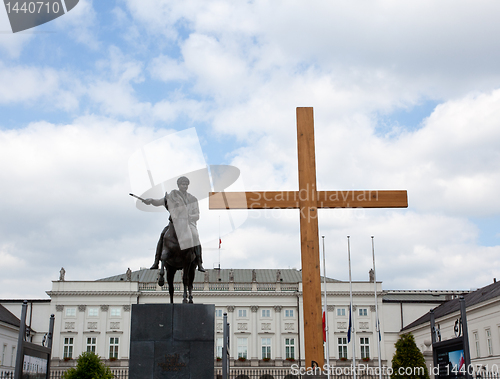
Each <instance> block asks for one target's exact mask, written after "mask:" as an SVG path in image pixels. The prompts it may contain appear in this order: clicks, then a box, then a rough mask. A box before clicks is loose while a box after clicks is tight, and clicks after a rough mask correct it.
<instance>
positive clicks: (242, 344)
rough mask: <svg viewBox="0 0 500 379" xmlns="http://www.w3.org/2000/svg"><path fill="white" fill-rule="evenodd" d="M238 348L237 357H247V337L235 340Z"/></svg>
mask: <svg viewBox="0 0 500 379" xmlns="http://www.w3.org/2000/svg"><path fill="white" fill-rule="evenodd" d="M236 345H237V349H238V358H245V359H246V358H247V355H248V338H238V339H237V340H236Z"/></svg>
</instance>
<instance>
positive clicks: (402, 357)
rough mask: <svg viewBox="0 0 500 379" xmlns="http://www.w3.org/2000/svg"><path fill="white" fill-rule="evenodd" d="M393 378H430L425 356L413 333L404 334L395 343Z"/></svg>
mask: <svg viewBox="0 0 500 379" xmlns="http://www.w3.org/2000/svg"><path fill="white" fill-rule="evenodd" d="M395 347H396V353H395V354H394V357H392V371H393V372H392V375H391V378H392V379H395V378H408V379H410V378H412V379H429V373H428V371H427V367H426V366H425V358H424V355H423V354H422V352H421V351H420V350H419V348H418V347H417V344H416V343H415V338H413V334H411V333H408V334H403V335H402V336H401V337H400V338H399V340H398V341H397V342H396V344H395Z"/></svg>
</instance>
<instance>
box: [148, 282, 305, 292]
mask: <svg viewBox="0 0 500 379" xmlns="http://www.w3.org/2000/svg"><path fill="white" fill-rule="evenodd" d="M183 288H184V287H183V285H182V283H174V289H175V291H182V290H183ZM207 288H208V291H266V292H273V291H281V292H296V291H298V290H299V285H298V283H287V284H283V283H278V284H276V283H227V282H226V283H193V290H194V291H200V292H201V291H206V290H207ZM139 291H168V284H165V285H164V286H163V287H161V288H160V287H158V285H157V284H156V283H139Z"/></svg>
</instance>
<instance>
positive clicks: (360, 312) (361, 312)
mask: <svg viewBox="0 0 500 379" xmlns="http://www.w3.org/2000/svg"><path fill="white" fill-rule="evenodd" d="M358 315H360V316H368V309H367V308H359V309H358Z"/></svg>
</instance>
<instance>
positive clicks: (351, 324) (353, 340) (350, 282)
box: [347, 236, 356, 379]
mask: <svg viewBox="0 0 500 379" xmlns="http://www.w3.org/2000/svg"><path fill="white" fill-rule="evenodd" d="M347 255H348V257H349V300H350V305H349V324H350V325H349V328H350V330H348V337H349V338H350V336H351V335H352V336H353V338H352V367H353V375H354V379H356V336H354V330H355V329H354V322H353V320H352V319H353V317H352V277H351V242H350V240H349V236H347Z"/></svg>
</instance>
